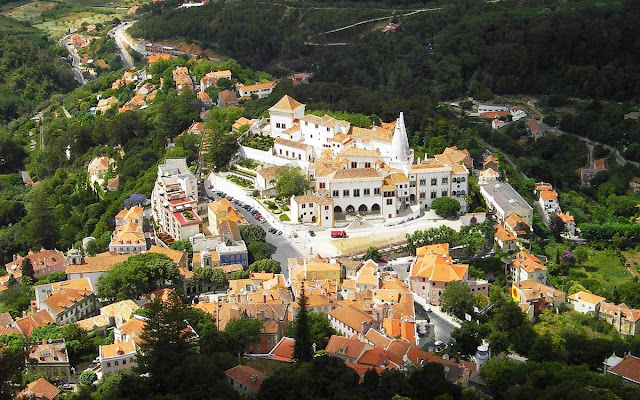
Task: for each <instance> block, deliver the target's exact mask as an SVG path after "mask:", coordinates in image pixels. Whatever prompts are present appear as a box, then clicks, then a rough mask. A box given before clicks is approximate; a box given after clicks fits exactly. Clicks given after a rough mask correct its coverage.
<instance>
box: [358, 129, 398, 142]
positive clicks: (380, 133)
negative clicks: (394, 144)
mask: <svg viewBox="0 0 640 400" xmlns="http://www.w3.org/2000/svg"><path fill="white" fill-rule="evenodd" d="M349 134H350V135H351V137H353V138H355V139H360V140H375V141H378V142H386V143H391V139H393V134H392V133H391V132H390V131H388V130H386V129H383V128H380V127H373V128H372V129H367V128H360V127H357V126H352V127H351V129H350V131H349Z"/></svg>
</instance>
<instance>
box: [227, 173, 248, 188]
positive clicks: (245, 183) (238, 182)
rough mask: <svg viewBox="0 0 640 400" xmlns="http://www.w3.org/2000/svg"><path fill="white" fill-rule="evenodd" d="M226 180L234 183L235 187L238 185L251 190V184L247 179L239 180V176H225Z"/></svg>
mask: <svg viewBox="0 0 640 400" xmlns="http://www.w3.org/2000/svg"><path fill="white" fill-rule="evenodd" d="M227 180H229V181H231V182H233V183H235V184H236V185H240V186H242V187H244V188H253V182H252V181H250V180H248V179H244V178H240V177H239V176H235V175H229V176H227Z"/></svg>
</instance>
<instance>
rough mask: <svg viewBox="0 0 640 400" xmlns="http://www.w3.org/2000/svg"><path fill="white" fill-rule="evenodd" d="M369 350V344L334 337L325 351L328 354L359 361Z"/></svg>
mask: <svg viewBox="0 0 640 400" xmlns="http://www.w3.org/2000/svg"><path fill="white" fill-rule="evenodd" d="M366 349H367V344H366V343H364V342H361V341H359V340H355V339H349V338H346V337H343V336H336V335H332V336H331V338H330V339H329V343H327V347H326V348H325V351H326V352H327V353H328V354H331V355H336V356H343V357H346V358H352V359H355V360H357V359H358V358H360V356H361V355H362V353H363V352H364V351H365V350H366Z"/></svg>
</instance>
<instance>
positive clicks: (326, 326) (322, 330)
mask: <svg viewBox="0 0 640 400" xmlns="http://www.w3.org/2000/svg"><path fill="white" fill-rule="evenodd" d="M308 320H309V325H310V326H311V341H312V343H315V344H316V351H319V350H324V349H325V347H327V343H329V339H330V338H331V336H332V335H337V333H336V330H335V329H333V328H332V327H331V323H330V322H329V319H328V318H327V316H326V315H325V314H322V313H316V312H310V313H309V318H308ZM297 329H298V323H297V319H294V320H293V321H292V322H291V323H290V324H289V327H288V328H287V336H289V337H294V338H295V337H297Z"/></svg>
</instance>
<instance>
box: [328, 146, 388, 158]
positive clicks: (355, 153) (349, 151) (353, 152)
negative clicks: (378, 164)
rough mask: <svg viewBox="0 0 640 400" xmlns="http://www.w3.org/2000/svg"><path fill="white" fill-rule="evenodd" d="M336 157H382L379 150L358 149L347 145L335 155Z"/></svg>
mask: <svg viewBox="0 0 640 400" xmlns="http://www.w3.org/2000/svg"><path fill="white" fill-rule="evenodd" d="M337 157H338V158H345V157H346V158H349V157H351V158H353V157H368V158H379V157H382V155H381V154H380V150H367V149H358V148H355V147H347V148H346V149H344V150H342V151H341V152H340V154H338V156H337Z"/></svg>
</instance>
